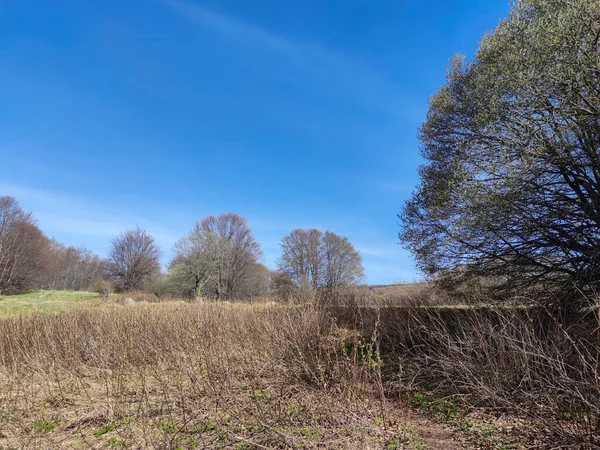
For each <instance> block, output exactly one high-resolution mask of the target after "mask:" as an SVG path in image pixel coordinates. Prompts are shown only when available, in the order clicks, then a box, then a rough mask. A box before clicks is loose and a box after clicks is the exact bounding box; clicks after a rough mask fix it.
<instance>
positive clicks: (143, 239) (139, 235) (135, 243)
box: [107, 227, 161, 291]
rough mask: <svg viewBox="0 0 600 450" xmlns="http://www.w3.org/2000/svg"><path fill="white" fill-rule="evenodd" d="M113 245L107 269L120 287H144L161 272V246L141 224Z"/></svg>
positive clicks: (120, 288) (113, 242)
mask: <svg viewBox="0 0 600 450" xmlns="http://www.w3.org/2000/svg"><path fill="white" fill-rule="evenodd" d="M111 244H112V248H111V250H110V253H109V257H108V261H107V271H108V273H109V274H110V276H111V278H112V279H114V280H115V285H116V288H117V289H118V290H121V291H127V290H135V289H143V288H144V287H146V286H148V285H149V283H151V282H152V280H153V279H154V278H156V277H157V276H158V275H159V274H160V254H161V253H160V249H159V248H158V245H157V244H156V242H155V240H154V237H152V236H151V235H149V234H148V233H146V231H144V230H142V229H141V228H140V227H137V228H134V229H132V230H127V231H125V232H123V233H122V234H121V235H120V236H118V237H116V238H114V239H113V240H112V241H111Z"/></svg>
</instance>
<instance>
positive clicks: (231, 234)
mask: <svg viewBox="0 0 600 450" xmlns="http://www.w3.org/2000/svg"><path fill="white" fill-rule="evenodd" d="M175 254H176V256H175V258H174V259H173V261H172V262H171V273H172V275H173V276H174V277H176V278H178V279H180V280H182V281H185V282H187V283H188V284H190V285H192V286H193V287H192V288H191V289H190V290H191V291H193V293H194V295H197V296H198V295H204V296H208V297H214V298H217V299H228V298H243V297H248V296H252V295H253V294H252V293H251V291H252V289H251V288H250V286H251V285H252V284H253V283H254V284H256V283H255V281H256V277H257V273H258V272H257V271H258V269H257V265H258V261H259V259H260V258H261V257H262V251H261V249H260V245H259V243H258V242H257V241H256V240H255V239H254V237H253V236H252V232H251V230H250V228H249V227H248V224H247V221H246V219H244V218H243V217H240V216H238V215H237V214H232V213H229V214H222V215H220V216H216V217H215V216H209V217H206V218H204V219H202V220H201V221H200V222H197V223H196V224H195V225H194V227H193V228H192V230H190V233H189V235H188V236H186V237H185V238H183V239H181V240H179V241H178V242H177V243H176V244H175Z"/></svg>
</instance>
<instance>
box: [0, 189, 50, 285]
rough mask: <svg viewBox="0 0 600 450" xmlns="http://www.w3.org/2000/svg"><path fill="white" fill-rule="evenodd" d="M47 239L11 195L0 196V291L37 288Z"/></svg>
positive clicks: (46, 261) (44, 263)
mask: <svg viewBox="0 0 600 450" xmlns="http://www.w3.org/2000/svg"><path fill="white" fill-rule="evenodd" d="M49 248H50V240H49V239H48V238H47V237H46V236H44V234H43V233H42V232H41V231H40V229H39V228H38V227H37V226H36V224H35V220H34V219H33V216H32V215H31V213H28V212H25V211H24V210H23V209H22V208H21V207H20V206H19V204H18V203H17V201H16V200H15V199H14V198H13V197H8V196H4V197H0V294H4V293H11V292H17V291H20V290H24V289H31V288H35V287H38V286H39V284H40V283H41V280H42V278H43V276H44V274H45V273H46V270H47V263H48V258H47V255H48V252H49Z"/></svg>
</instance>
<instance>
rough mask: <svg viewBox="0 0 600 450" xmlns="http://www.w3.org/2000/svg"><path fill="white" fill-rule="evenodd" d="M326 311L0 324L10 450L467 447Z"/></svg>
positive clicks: (72, 317) (118, 313)
mask: <svg viewBox="0 0 600 450" xmlns="http://www.w3.org/2000/svg"><path fill="white" fill-rule="evenodd" d="M381 364H382V363H381V360H380V358H379V354H378V351H377V345H376V340H375V339H372V338H371V337H366V338H363V337H361V336H360V335H358V334H357V333H356V332H354V331H351V330H347V329H342V328H339V327H337V326H336V325H335V322H334V320H332V319H331V317H330V316H329V315H328V314H327V313H325V312H323V311H322V310H317V309H311V308H299V307H285V306H281V305H271V306H269V305H247V304H229V303H219V304H215V303H194V304H189V303H182V302H181V303H179V302H178V303H163V304H157V305H156V304H155V305H151V304H138V305H136V306H135V307H133V308H126V307H119V306H107V307H105V308H100V309H95V310H92V309H87V308H85V309H78V310H72V311H64V312H61V313H58V314H52V315H50V314H48V315H42V314H29V315H23V316H20V317H12V318H5V319H2V320H0V424H1V426H0V430H1V434H0V447H1V448H40V447H45V448H160V449H165V448H237V449H246V448H357V449H358V448H387V449H392V448H398V449H400V448H426V446H427V445H428V443H429V444H430V446H429V448H436V445H437V444H435V442H446V444H444V446H445V448H453V447H452V445H455V447H454V448H462V445H458V444H456V441H454V440H453V439H452V437H451V433H450V432H449V431H445V430H444V428H443V427H439V426H438V427H432V426H426V425H424V422H423V419H419V420H412V419H411V418H410V417H408V416H403V414H404V413H403V411H404V410H403V409H402V408H399V407H398V405H397V404H396V403H395V402H394V401H391V400H390V401H386V400H385V397H384V395H383V383H382V380H381V370H380V369H381Z"/></svg>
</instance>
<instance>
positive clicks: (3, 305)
mask: <svg viewBox="0 0 600 450" xmlns="http://www.w3.org/2000/svg"><path fill="white" fill-rule="evenodd" d="M103 303H104V301H103V300H102V297H101V296H100V295H99V294H95V293H93V292H85V291H44V290H37V291H29V292H26V293H23V294H17V295H4V296H0V317H1V316H8V315H14V314H22V313H28V312H41V313H52V312H57V311H60V310H63V309H66V308H72V307H75V306H85V305H87V306H99V305H102V304H103Z"/></svg>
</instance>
